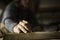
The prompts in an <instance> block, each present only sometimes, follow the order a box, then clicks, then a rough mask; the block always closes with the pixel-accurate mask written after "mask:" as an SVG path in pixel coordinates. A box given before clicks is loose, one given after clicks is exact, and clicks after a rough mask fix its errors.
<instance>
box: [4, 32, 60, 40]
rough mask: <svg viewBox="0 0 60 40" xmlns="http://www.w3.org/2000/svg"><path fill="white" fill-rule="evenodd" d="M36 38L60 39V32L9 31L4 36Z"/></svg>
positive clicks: (9, 38) (22, 39)
mask: <svg viewBox="0 0 60 40" xmlns="http://www.w3.org/2000/svg"><path fill="white" fill-rule="evenodd" d="M29 39H30V40H35V39H60V32H32V33H27V34H24V33H20V34H13V33H9V34H6V35H5V36H4V40H29Z"/></svg>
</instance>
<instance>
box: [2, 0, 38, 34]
mask: <svg viewBox="0 0 60 40" xmlns="http://www.w3.org/2000/svg"><path fill="white" fill-rule="evenodd" d="M30 4H31V0H17V1H16V2H12V3H10V4H9V5H8V6H7V7H6V9H5V11H4V15H3V19H2V23H4V25H5V27H6V28H7V29H8V30H9V31H10V32H14V33H20V32H23V33H27V32H32V28H33V27H34V26H37V24H38V22H37V21H36V18H35V16H34V12H33V11H32V10H31V9H30ZM31 27H32V28H31Z"/></svg>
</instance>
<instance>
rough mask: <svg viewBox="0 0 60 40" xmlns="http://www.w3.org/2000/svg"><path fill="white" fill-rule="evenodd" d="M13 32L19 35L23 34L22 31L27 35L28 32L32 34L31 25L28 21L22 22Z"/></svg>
mask: <svg viewBox="0 0 60 40" xmlns="http://www.w3.org/2000/svg"><path fill="white" fill-rule="evenodd" d="M13 31H14V32H15V33H18V34H19V33H21V31H22V32H23V33H27V32H31V27H30V25H29V23H28V22H27V21H25V20H22V21H20V22H19V24H18V25H16V26H15V27H14V28H13Z"/></svg>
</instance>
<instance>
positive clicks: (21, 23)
mask: <svg viewBox="0 0 60 40" xmlns="http://www.w3.org/2000/svg"><path fill="white" fill-rule="evenodd" d="M19 24H20V25H22V26H23V27H24V28H25V29H26V30H29V29H28V28H27V26H26V25H25V24H24V23H23V22H20V23H19Z"/></svg>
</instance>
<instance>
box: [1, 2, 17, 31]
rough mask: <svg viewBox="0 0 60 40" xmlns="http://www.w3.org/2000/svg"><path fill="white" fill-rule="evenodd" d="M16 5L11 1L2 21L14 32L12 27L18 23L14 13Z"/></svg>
mask: <svg viewBox="0 0 60 40" xmlns="http://www.w3.org/2000/svg"><path fill="white" fill-rule="evenodd" d="M14 10H15V9H14V5H13V4H12V3H10V4H9V5H8V6H7V7H6V9H5V11H4V14H3V19H2V23H4V25H5V27H6V28H7V29H8V30H9V31H10V32H12V28H13V27H14V26H15V25H16V24H17V21H16V15H15V14H14Z"/></svg>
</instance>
